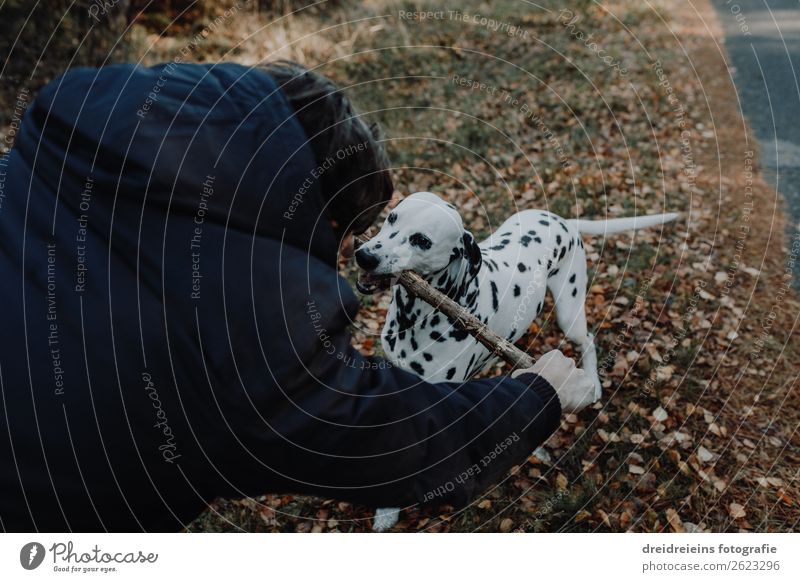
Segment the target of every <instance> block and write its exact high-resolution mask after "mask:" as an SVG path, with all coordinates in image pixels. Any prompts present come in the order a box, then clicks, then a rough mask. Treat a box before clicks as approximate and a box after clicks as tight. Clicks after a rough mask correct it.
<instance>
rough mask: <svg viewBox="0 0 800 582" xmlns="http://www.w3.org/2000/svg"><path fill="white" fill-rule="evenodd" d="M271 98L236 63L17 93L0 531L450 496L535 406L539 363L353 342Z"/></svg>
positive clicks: (340, 283)
mask: <svg viewBox="0 0 800 582" xmlns="http://www.w3.org/2000/svg"><path fill="white" fill-rule="evenodd" d="M292 113H293V112H292V110H291V108H290V106H289V105H288V104H287V102H286V100H285V99H284V97H283V96H282V94H281V93H280V92H279V91H278V90H277V89H276V87H275V84H274V82H273V81H272V79H271V78H270V77H269V76H267V75H265V74H264V73H263V72H261V71H258V70H251V69H247V68H245V67H241V66H238V65H233V64H225V65H217V66H200V65H166V66H160V67H155V68H141V67H135V66H128V65H121V66H111V67H106V68H103V69H99V70H88V69H77V70H72V71H70V72H69V73H67V74H66V75H64V76H63V77H61V78H60V79H58V80H56V81H54V82H52V83H50V84H49V85H48V86H46V87H45V88H44V89H43V90H42V91H41V93H40V95H39V96H38V98H37V99H36V100H35V101H34V102H33V103H32V104H31V105H30V107H29V108H28V110H27V112H26V114H25V116H24V119H23V123H22V126H21V129H20V133H19V135H18V137H17V142H16V145H15V147H14V148H13V150H12V151H11V153H10V154H9V155H8V156H5V157H3V158H2V159H0V172H2V174H0V188H2V189H1V190H0V280H2V285H1V286H0V308H1V309H2V316H1V317H2V319H1V321H2V328H0V329H1V330H2V333H0V393H1V394H0V395H1V396H2V399H0V405H1V406H2V411H0V529H5V530H9V531H12V530H42V531H64V530H74V531H79V530H115V531H138V530H148V531H158V530H163V531H169V530H177V529H179V528H181V527H182V526H183V525H185V524H186V523H187V522H189V521H190V520H191V519H192V518H194V517H195V516H196V515H197V514H198V513H199V512H200V511H202V510H203V508H204V507H205V506H206V504H207V502H208V501H210V500H212V499H213V498H215V497H219V496H228V497H233V496H245V495H258V494H262V493H267V492H295V493H311V494H315V495H319V496H326V497H335V498H340V499H347V500H352V501H355V502H361V503H364V504H371V505H373V506H406V505H410V504H414V503H418V502H423V501H434V502H439V501H446V502H449V503H452V504H455V505H463V504H465V503H467V502H468V501H469V500H470V499H471V498H472V497H473V496H475V495H477V494H478V493H480V492H481V491H482V490H484V489H485V488H487V487H488V486H489V485H491V484H493V483H494V482H496V481H498V480H500V479H501V478H502V477H503V476H504V474H505V472H506V471H507V470H508V468H509V467H510V466H512V465H513V464H516V463H520V462H523V461H524V459H525V458H526V456H527V455H528V454H529V453H530V451H531V450H532V449H533V448H534V447H536V446H537V445H538V444H539V443H541V442H542V441H543V440H544V439H545V438H546V437H547V436H548V435H549V434H550V433H551V432H552V431H553V430H554V429H555V428H556V426H557V425H558V418H559V414H560V409H559V405H558V402H557V399H555V398H554V393H553V390H552V388H551V387H550V386H549V385H548V384H547V383H546V382H544V381H543V380H541V379H538V378H537V377H536V376H528V377H527V378H525V379H523V380H511V379H509V378H507V377H503V378H495V379H491V380H480V381H473V382H468V383H465V384H461V385H459V384H434V385H431V384H427V383H424V382H420V381H419V380H418V378H416V377H415V376H414V375H412V374H410V373H408V372H406V371H403V370H400V369H397V368H393V367H391V366H389V365H388V364H387V363H386V362H384V361H383V360H381V359H378V358H363V357H362V356H360V355H359V354H358V353H357V352H356V351H355V350H354V349H352V348H351V347H350V342H349V334H348V331H347V328H348V325H349V324H350V323H351V322H352V319H353V316H354V315H355V313H356V311H357V309H358V302H357V300H356V297H355V296H354V295H353V293H352V291H351V290H350V288H349V286H348V285H347V283H346V282H345V281H344V280H343V279H342V278H340V277H339V275H338V274H337V271H336V247H337V241H336V240H335V238H334V235H333V232H332V230H331V228H330V226H329V219H328V218H327V216H326V214H325V211H324V208H323V207H324V205H323V203H322V197H321V196H320V193H319V192H318V190H317V184H316V182H315V181H314V180H313V179H311V180H309V177H310V176H311V170H312V169H313V168H314V166H315V164H314V160H313V155H312V152H311V150H310V148H308V147H307V146H306V145H304V144H305V141H306V138H305V136H304V133H303V131H302V128H301V127H300V125H299V124H298V122H297V121H296V119H295V118H294V117H293V116H292ZM475 467H477V470H476V469H475ZM470 470H471V471H470ZM465 475H466V476H465Z"/></svg>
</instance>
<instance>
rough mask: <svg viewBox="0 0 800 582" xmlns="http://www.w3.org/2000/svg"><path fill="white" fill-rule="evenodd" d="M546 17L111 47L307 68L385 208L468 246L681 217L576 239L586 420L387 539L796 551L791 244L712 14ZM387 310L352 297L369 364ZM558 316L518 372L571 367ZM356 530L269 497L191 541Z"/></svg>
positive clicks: (588, 11) (327, 13) (338, 515)
mask: <svg viewBox="0 0 800 582" xmlns="http://www.w3.org/2000/svg"><path fill="white" fill-rule="evenodd" d="M541 4H542V5H543V7H538V6H539V4H534V3H528V2H516V1H502V2H496V3H492V4H489V3H485V2H478V1H475V0H462V2H459V3H458V8H448V7H442V8H429V7H428V5H421V4H420V5H418V6H417V5H415V4H414V3H412V2H406V3H398V2H388V1H383V0H367V1H365V2H360V3H355V2H353V3H349V2H341V3H337V4H336V5H335V6H333V7H330V8H326V9H324V10H316V11H314V12H313V13H310V14H306V11H303V12H301V13H299V14H293V15H290V16H285V17H283V18H280V19H271V18H268V17H265V16H254V15H252V13H248V14H247V15H246V17H245V16H243V15H244V12H240V13H235V14H232V15H231V16H229V17H227V18H224V17H223V20H222V21H221V22H219V21H218V23H217V24H214V21H213V15H212V16H209V17H208V25H207V26H206V27H205V28H204V29H203V28H200V27H195V28H194V29H189V28H187V27H184V29H182V30H183V33H176V32H174V31H170V33H169V34H164V35H160V34H159V33H158V32H157V29H154V28H153V27H152V25H151V26H150V28H149V29H144V28H142V27H138V26H137V27H135V28H134V29H133V30H132V31H131V33H130V35H129V36H130V38H129V39H128V42H130V43H131V46H135V47H138V48H137V51H138V54H139V55H140V56H141V58H142V61H143V62H144V63H154V62H159V61H165V60H170V59H172V58H174V57H175V56H176V55H179V54H180V53H181V50H182V49H186V47H191V50H190V51H189V52H190V54H191V58H192V59H194V60H201V61H203V60H205V61H217V60H218V59H225V60H236V61H239V62H243V63H246V64H255V63H257V62H259V61H261V60H267V59H271V58H292V59H295V60H298V61H301V62H304V63H307V64H311V65H320V66H321V70H322V71H323V72H324V73H326V74H328V75H329V76H331V77H333V78H334V79H335V80H337V81H338V82H339V83H341V84H343V85H345V86H348V87H349V92H350V94H351V95H352V96H353V99H354V101H356V102H357V104H358V105H359V106H360V108H361V109H362V110H363V111H364V112H366V115H367V116H368V117H369V118H370V120H372V121H379V122H381V123H382V124H383V126H384V127H385V130H386V134H387V136H388V138H389V139H388V142H387V145H388V148H389V152H390V155H391V158H392V161H393V163H394V165H395V167H396V169H395V183H396V185H397V192H396V197H397V198H398V199H399V198H401V197H402V196H405V195H407V194H409V193H411V192H414V191H417V190H433V191H435V192H438V193H440V194H442V195H443V196H445V197H447V199H448V200H450V201H452V202H453V203H455V204H457V205H458V207H459V208H460V210H461V212H462V215H463V217H464V220H465V223H466V224H467V225H468V227H469V228H471V229H472V231H473V232H474V233H475V234H476V235H486V234H488V233H489V232H491V230H492V229H493V225H496V224H499V222H500V221H502V220H503V219H504V218H505V217H507V216H508V215H509V214H510V213H512V212H513V211H514V210H515V209H521V208H532V207H533V208H548V209H550V210H552V211H554V212H557V213H560V214H563V215H568V216H572V215H575V214H576V213H579V214H580V215H581V216H585V217H592V218H601V217H605V216H608V217H617V216H627V215H630V214H633V213H634V212H635V213H646V212H665V211H680V212H682V213H683V217H682V219H681V221H679V222H678V223H677V224H675V225H670V226H668V227H665V228H663V229H661V230H659V229H655V230H653V231H643V232H640V233H637V234H636V236H635V237H632V236H631V235H620V236H615V237H613V238H610V239H608V240H606V241H602V240H599V239H590V238H587V239H586V246H587V252H588V254H589V257H590V261H591V267H590V278H591V282H590V293H589V299H588V305H587V311H588V315H589V322H590V326H591V327H593V328H594V329H595V331H596V334H597V342H598V349H599V353H598V360H599V361H600V363H601V375H602V377H603V379H604V397H603V401H602V402H601V403H599V404H598V405H596V406H594V407H593V408H590V409H588V410H585V411H583V412H581V413H580V414H578V415H567V416H566V417H565V418H564V420H563V422H562V424H561V428H560V430H558V431H557V432H556V434H554V435H553V436H552V438H550V440H549V441H548V442H547V443H546V444H545V446H544V450H545V451H546V454H540V455H538V456H532V457H531V458H530V459H529V460H528V461H527V462H526V463H525V464H524V465H522V466H519V467H517V468H516V469H515V470H514V471H512V473H511V474H510V475H509V476H508V477H507V478H506V479H505V480H504V481H503V482H502V483H499V484H498V485H497V486H496V487H494V488H492V489H491V490H489V491H486V492H485V493H484V494H482V495H481V496H480V497H478V498H477V499H475V500H474V502H473V503H472V504H471V505H470V506H469V507H467V508H464V509H461V510H454V509H453V508H451V507H446V506H444V507H434V508H427V509H417V510H414V511H411V512H406V513H404V514H403V516H402V519H401V522H400V523H399V524H398V526H397V530H398V531H458V532H465V531H503V532H507V531H582V532H585V531H648V532H652V531H679V532H680V531H792V530H794V529H796V526H797V522H798V519H800V505H799V502H798V493H799V492H798V489H799V487H798V470H799V469H798V468H799V467H800V435H798V434H797V429H798V418H799V417H800V412H799V411H800V398H798V393H797V389H796V383H797V378H798V370H800V353H798V352H799V351H800V347H798V345H797V343H796V342H794V341H793V339H794V338H793V334H794V333H795V326H796V324H797V314H798V312H799V310H798V307H800V304H798V299H797V296H796V294H795V293H794V292H793V291H792V289H791V285H790V280H791V277H792V275H794V276H797V275H798V273H797V270H798V265H800V264H793V263H792V261H793V260H796V259H797V256H798V254H800V239H798V238H796V235H797V232H796V231H794V230H792V231H788V230H787V226H786V224H785V220H784V217H783V203H782V202H781V200H780V198H779V197H778V196H777V195H776V193H775V191H774V190H771V189H770V188H769V187H768V186H767V185H766V184H765V183H764V182H763V180H762V177H761V170H760V164H759V156H760V154H759V151H758V146H757V143H756V142H755V141H754V140H753V138H752V136H751V134H750V130H749V129H748V126H747V124H746V122H745V120H744V119H743V118H742V116H741V114H740V112H739V110H738V107H737V99H736V96H735V91H734V89H733V85H732V82H731V78H730V71H729V69H728V66H727V65H726V55H725V53H724V50H723V49H722V48H721V45H720V44H719V43H720V40H721V31H720V28H719V25H718V22H717V19H716V15H715V14H714V12H713V10H712V9H711V8H710V5H709V4H708V1H707V0H699V1H696V2H686V3H683V2H678V3H676V2H667V1H666V0H657V1H653V0H651V1H649V2H639V1H638V0H615V1H604V2H602V3H594V2H590V1H588V0H580V1H575V2H572V3H571V5H570V8H569V11H564V10H562V7H563V5H562V4H560V3H554V2H544V3H541ZM415 10H416V11H418V10H437V11H440V12H437V13H435V14H433V15H426V16H428V17H427V18H424V19H423V18H420V15H419V14H417V15H416V16H415V15H414V14H413V11H415ZM484 18H485V19H486V20H484ZM488 19H491V20H488ZM512 27H513V28H512ZM196 34H200V37H199V41H198V40H194V39H197V38H198V37H195V35H196ZM589 35H592V36H591V37H590V36H589ZM343 270H344V272H345V274H346V275H347V276H348V277H350V278H353V277H354V267H352V266H350V265H345V266H343ZM388 300H389V297H388V295H383V296H374V297H372V298H364V301H363V308H362V310H361V313H360V316H359V320H358V322H357V325H356V328H355V329H354V342H355V344H356V345H357V347H358V348H359V349H361V350H362V351H363V352H364V353H367V354H371V353H380V347H379V341H378V339H377V337H376V333H377V331H378V330H379V328H380V326H381V324H382V321H383V317H384V315H385V310H386V307H387V305H388ZM551 308H552V305H548V306H546V307H545V311H544V313H543V314H542V316H541V317H540V319H539V320H538V321H537V322H536V323H535V324H534V325H533V326H531V328H530V330H529V334H528V335H527V336H526V337H525V338H524V339H523V340H521V341H520V342H519V343H518V345H519V346H520V347H521V348H523V349H525V350H527V351H529V352H530V353H531V354H532V355H533V356H534V357H536V356H538V355H540V354H541V353H543V352H544V351H547V350H549V349H553V348H556V347H559V348H561V349H563V350H564V351H565V352H566V353H567V354H572V351H571V346H570V345H569V344H568V343H566V344H562V343H561V342H562V339H563V337H562V335H561V334H560V332H559V331H558V329H557V326H556V325H555V320H554V317H553V313H552V310H551ZM503 372H504V367H503V366H498V367H497V368H496V369H494V370H493V371H492V372H491V373H492V374H500V373H503ZM265 493H266V492H265ZM373 510H374V508H368V507H358V506H354V505H352V504H348V503H344V502H340V501H338V500H335V499H316V498H310V497H299V496H293V495H272V494H265V495H264V496H261V497H258V498H255V499H246V500H218V501H216V502H214V503H213V504H212V506H211V507H210V508H209V510H208V511H207V512H205V513H204V514H203V515H202V516H201V517H200V518H198V519H197V520H196V521H195V522H194V523H192V524H191V525H190V527H189V528H188V529H189V530H191V531H229V530H247V531H369V529H370V519H371V515H372V511H373Z"/></svg>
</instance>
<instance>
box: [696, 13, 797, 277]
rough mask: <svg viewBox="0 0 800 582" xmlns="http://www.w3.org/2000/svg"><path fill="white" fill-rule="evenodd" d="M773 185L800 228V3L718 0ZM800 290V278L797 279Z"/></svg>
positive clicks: (741, 94)
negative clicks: (783, 198) (781, 195)
mask: <svg viewBox="0 0 800 582" xmlns="http://www.w3.org/2000/svg"><path fill="white" fill-rule="evenodd" d="M712 4H713V5H714V7H715V8H716V10H717V14H719V16H720V19H721V21H722V23H723V26H724V29H725V37H726V41H725V44H726V47H727V49H728V53H729V55H730V58H731V64H732V65H733V66H734V67H735V73H734V81H735V83H736V88H737V91H738V92H739V97H740V99H741V104H742V110H743V112H744V114H745V115H746V116H747V118H748V119H749V121H750V124H751V126H752V128H753V131H754V132H755V135H756V138H757V139H758V141H759V143H760V146H761V154H762V158H761V162H762V168H763V170H764V176H765V178H766V179H767V181H768V182H769V183H770V184H771V185H772V186H774V187H775V188H777V189H778V191H779V192H780V193H781V194H783V196H784V197H785V199H786V201H787V203H788V208H789V211H790V213H791V215H792V218H791V220H790V221H789V222H790V225H791V226H790V228H791V229H792V230H794V229H795V228H797V227H800V0H712ZM795 284H796V285H800V277H796V278H795Z"/></svg>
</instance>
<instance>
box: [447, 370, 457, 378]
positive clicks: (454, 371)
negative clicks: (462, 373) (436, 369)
mask: <svg viewBox="0 0 800 582" xmlns="http://www.w3.org/2000/svg"><path fill="white" fill-rule="evenodd" d="M455 375H456V369H455V368H450V369H449V370H447V374H445V376H446V377H447V379H448V380H452V379H453V376H455Z"/></svg>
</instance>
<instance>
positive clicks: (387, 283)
mask: <svg viewBox="0 0 800 582" xmlns="http://www.w3.org/2000/svg"><path fill="white" fill-rule="evenodd" d="M394 277H395V276H394V275H376V274H374V273H368V272H366V271H359V273H358V281H356V289H358V292H359V293H361V294H363V295H372V294H373V293H375V292H377V291H383V290H385V289H388V288H389V287H391V286H392V279H393V278H394Z"/></svg>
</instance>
